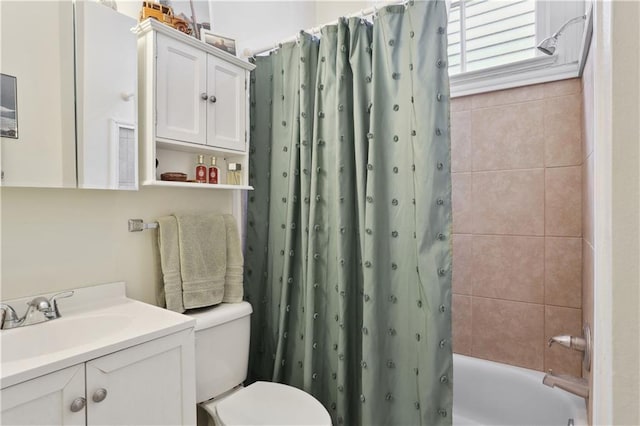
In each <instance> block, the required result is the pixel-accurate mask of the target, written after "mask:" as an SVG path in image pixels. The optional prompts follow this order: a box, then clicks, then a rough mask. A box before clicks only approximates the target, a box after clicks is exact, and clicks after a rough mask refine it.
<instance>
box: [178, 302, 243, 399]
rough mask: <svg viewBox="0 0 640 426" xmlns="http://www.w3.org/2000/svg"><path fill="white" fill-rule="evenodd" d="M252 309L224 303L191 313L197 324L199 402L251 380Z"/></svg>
mask: <svg viewBox="0 0 640 426" xmlns="http://www.w3.org/2000/svg"><path fill="white" fill-rule="evenodd" d="M251 312H252V309H251V305H250V304H249V303H248V302H241V303H222V304H220V305H216V306H213V307H211V308H203V309H198V310H193V311H189V312H187V313H186V315H188V316H190V317H192V318H194V319H195V320H196V327H195V341H196V399H197V401H198V402H202V401H206V400H208V399H211V398H213V397H216V396H218V395H220V394H222V393H224V392H226V391H228V390H230V389H233V388H234V387H235V386H237V385H239V384H241V383H242V382H243V381H244V379H246V378H247V365H248V363H249V334H250V317H251Z"/></svg>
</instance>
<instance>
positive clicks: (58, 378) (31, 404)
mask: <svg viewBox="0 0 640 426" xmlns="http://www.w3.org/2000/svg"><path fill="white" fill-rule="evenodd" d="M84 379H85V375H84V364H80V365H74V366H73V367H69V368H65V369H64V370H60V371H56V372H55V373H51V374H47V375H46V376H42V377H38V378H35V379H32V380H28V381H26V382H23V383H19V384H17V385H13V386H9V387H8V388H4V389H2V391H0V399H1V401H2V414H1V416H0V424H3V425H65V426H66V425H77V426H80V425H84V424H85V413H86V408H85V407H81V408H80V409H79V410H78V411H75V412H74V411H72V410H71V405H72V403H73V402H74V400H76V399H78V398H84V396H85V386H84Z"/></svg>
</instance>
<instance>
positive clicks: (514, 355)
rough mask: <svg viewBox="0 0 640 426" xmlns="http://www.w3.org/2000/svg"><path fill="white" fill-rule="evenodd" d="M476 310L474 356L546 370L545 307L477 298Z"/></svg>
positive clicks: (473, 304)
mask: <svg viewBox="0 0 640 426" xmlns="http://www.w3.org/2000/svg"><path fill="white" fill-rule="evenodd" d="M472 311H473V326H472V347H471V351H472V354H473V356H475V357H479V358H484V359H489V360H492V361H497V362H504V363H507V364H512V365H517V366H520V367H526V368H533V369H535V370H542V368H543V366H544V309H543V305H536V304H532V303H523V302H513V301H507V300H497V299H485V298H482V297H473V298H472Z"/></svg>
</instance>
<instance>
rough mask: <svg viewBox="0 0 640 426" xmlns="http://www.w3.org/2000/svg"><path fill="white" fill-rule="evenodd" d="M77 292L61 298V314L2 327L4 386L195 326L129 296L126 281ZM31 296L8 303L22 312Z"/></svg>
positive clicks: (0, 379) (0, 345)
mask: <svg viewBox="0 0 640 426" xmlns="http://www.w3.org/2000/svg"><path fill="white" fill-rule="evenodd" d="M74 292H75V294H74V295H73V296H72V297H70V298H66V299H60V300H59V301H58V307H59V310H60V313H61V317H60V318H58V319H55V320H50V321H46V322H43V323H39V324H34V325H29V326H25V327H18V328H14V329H9V330H2V331H0V351H1V355H0V361H1V366H0V388H2V389H4V388H6V387H8V386H11V385H14V384H17V383H21V382H24V381H25V380H30V379H33V378H35V377H38V376H42V375H44V374H48V373H51V372H54V371H57V370H60V369H62V368H66V367H70V366H72V365H75V364H79V363H83V362H86V361H90V360H92V359H95V358H98V357H101V356H103V355H107V354H110V353H113V352H116V351H119V350H122V349H126V348H128V347H131V346H134V345H138V344H141V343H144V342H148V341H150V340H154V339H157V338H160V337H163V336H167V335H170V334H173V333H177V332H179V331H182V330H186V329H189V328H193V327H194V326H195V320H194V319H192V318H190V317H188V316H185V315H181V314H178V313H176V312H172V311H168V310H166V309H162V308H159V307H157V306H153V305H149V304H146V303H143V302H139V301H136V300H133V299H129V298H127V297H126V295H125V284H124V283H122V282H120V283H111V284H103V285H98V286H93V287H85V288H79V289H76V290H74ZM53 294H54V293H52V294H47V295H45V296H47V297H50V296H51V295H53ZM31 299H32V297H28V298H22V299H16V300H8V301H5V303H8V304H10V305H11V306H13V307H14V308H15V309H16V310H18V309H22V310H24V308H25V307H26V302H27V301H29V300H31ZM18 314H19V315H22V314H23V312H18Z"/></svg>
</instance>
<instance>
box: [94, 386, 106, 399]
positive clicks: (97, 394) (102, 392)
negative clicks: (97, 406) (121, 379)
mask: <svg viewBox="0 0 640 426" xmlns="http://www.w3.org/2000/svg"><path fill="white" fill-rule="evenodd" d="M106 397H107V390H106V389H105V388H100V389H98V390H97V391H95V392H94V393H93V396H92V397H91V399H93V402H102V401H104V400H105V398H106Z"/></svg>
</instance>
